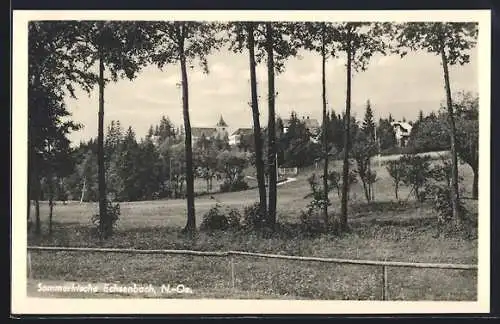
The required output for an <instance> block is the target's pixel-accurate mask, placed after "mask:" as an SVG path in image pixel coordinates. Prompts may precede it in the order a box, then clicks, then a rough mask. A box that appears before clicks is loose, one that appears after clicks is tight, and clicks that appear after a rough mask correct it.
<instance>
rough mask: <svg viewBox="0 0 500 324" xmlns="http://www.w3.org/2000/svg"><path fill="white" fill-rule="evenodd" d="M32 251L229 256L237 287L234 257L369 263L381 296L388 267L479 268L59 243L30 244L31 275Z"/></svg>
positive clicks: (385, 288) (385, 293)
mask: <svg viewBox="0 0 500 324" xmlns="http://www.w3.org/2000/svg"><path fill="white" fill-rule="evenodd" d="M29 251H50V252H90V253H92V252H94V253H128V254H163V255H168V254H177V255H194V256H212V257H229V258H230V267H231V281H232V287H233V288H234V287H235V273H234V257H235V256H250V257H257V258H267V259H284V260H294V261H309V262H326V263H337V264H351V265H367V266H376V267H382V299H383V300H388V276H387V269H388V268H389V267H399V268H426V269H449V270H472V271H474V270H476V271H477V269H478V267H477V265H475V264H452V263H422V262H399V261H377V260H355V259H339V258H321V257H303V256H294V255H282V254H265V253H254V252H243V251H194V250H140V249H122V248H88V247H58V246H28V275H29V277H30V278H31V277H32V269H31V254H30V253H29Z"/></svg>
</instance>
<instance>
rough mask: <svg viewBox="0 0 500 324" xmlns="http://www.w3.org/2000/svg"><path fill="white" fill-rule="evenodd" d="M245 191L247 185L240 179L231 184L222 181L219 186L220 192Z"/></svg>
mask: <svg viewBox="0 0 500 324" xmlns="http://www.w3.org/2000/svg"><path fill="white" fill-rule="evenodd" d="M247 189H248V183H247V182H246V181H245V180H243V179H240V180H238V181H236V182H233V183H231V182H228V181H224V183H222V184H221V185H220V191H221V192H234V191H243V190H247Z"/></svg>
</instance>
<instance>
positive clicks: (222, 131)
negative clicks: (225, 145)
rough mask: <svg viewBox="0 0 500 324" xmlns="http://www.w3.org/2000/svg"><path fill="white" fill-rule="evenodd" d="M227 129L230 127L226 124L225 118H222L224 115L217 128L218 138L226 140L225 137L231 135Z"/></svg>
mask: <svg viewBox="0 0 500 324" xmlns="http://www.w3.org/2000/svg"><path fill="white" fill-rule="evenodd" d="M227 128H228V126H227V124H226V122H225V121H224V118H222V115H221V116H220V119H219V122H218V123H217V125H216V126H215V130H216V132H217V134H216V136H218V137H219V138H224V136H226V135H229V133H228V131H227Z"/></svg>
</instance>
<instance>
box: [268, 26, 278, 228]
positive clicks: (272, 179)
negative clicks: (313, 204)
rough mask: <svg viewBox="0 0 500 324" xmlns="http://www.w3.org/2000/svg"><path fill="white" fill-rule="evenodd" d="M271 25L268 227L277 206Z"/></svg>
mask: <svg viewBox="0 0 500 324" xmlns="http://www.w3.org/2000/svg"><path fill="white" fill-rule="evenodd" d="M273 33H274V31H273V24H272V23H271V22H266V54H267V95H268V98H267V101H268V122H267V129H268V137H269V138H268V142H267V145H268V149H267V154H268V156H267V161H268V171H267V173H268V175H269V219H268V221H269V226H271V227H273V226H274V224H275V223H276V204H277V198H278V195H277V179H278V178H277V177H278V175H277V172H276V162H277V161H276V156H275V155H276V145H275V144H276V112H275V89H274V43H273Z"/></svg>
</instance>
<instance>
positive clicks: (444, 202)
mask: <svg viewBox="0 0 500 324" xmlns="http://www.w3.org/2000/svg"><path fill="white" fill-rule="evenodd" d="M450 195H451V188H450V186H448V185H441V184H429V185H427V187H426V189H425V196H426V198H427V199H429V200H430V201H431V202H432V206H433V208H434V210H435V211H436V212H437V216H438V222H439V223H440V224H446V223H449V221H450V220H451V219H452V218H453V206H452V203H451V199H450V197H451V196H450ZM458 210H459V214H460V215H461V216H463V215H465V213H466V212H467V210H466V208H465V206H464V204H463V203H462V201H461V200H459V201H458Z"/></svg>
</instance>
